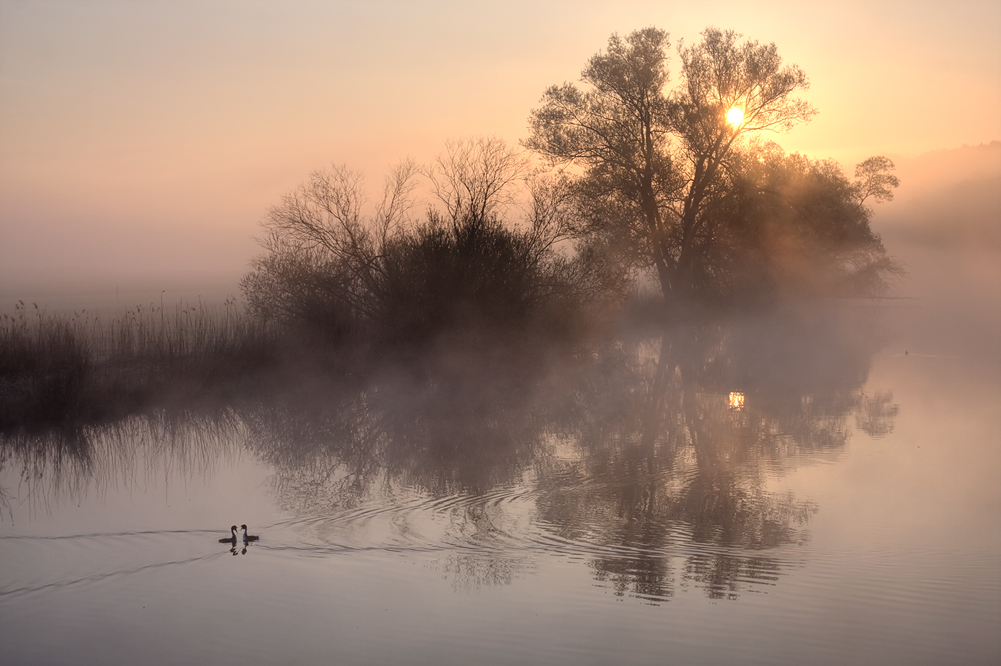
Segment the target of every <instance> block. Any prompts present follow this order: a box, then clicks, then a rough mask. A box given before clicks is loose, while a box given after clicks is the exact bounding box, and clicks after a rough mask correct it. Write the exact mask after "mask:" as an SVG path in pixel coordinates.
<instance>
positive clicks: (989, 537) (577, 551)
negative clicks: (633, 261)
mask: <svg viewBox="0 0 1001 666" xmlns="http://www.w3.org/2000/svg"><path fill="white" fill-rule="evenodd" d="M913 256H914V257H915V261H917V262H920V256H919V255H918V254H915V255H913ZM921 265H923V264H921ZM962 265H964V264H963V262H962V261H961V260H960V259H959V258H958V257H957V258H955V262H954V266H962ZM941 270H946V269H941ZM986 270H988V271H994V272H991V273H990V275H991V276H994V275H995V273H996V271H997V269H996V268H995V267H991V268H988V269H986ZM922 275H927V273H922ZM936 284H938V283H936ZM986 289H987V292H986V296H985V295H984V294H983V293H980V294H979V295H977V298H979V299H981V300H979V301H978V300H977V299H976V298H974V299H973V300H969V298H967V297H968V296H969V294H967V295H966V296H964V299H965V300H964V301H963V303H965V305H963V304H958V303H957V300H956V299H955V298H954V297H953V295H954V293H955V292H951V291H949V290H945V291H940V292H935V293H937V294H938V295H937V296H936V295H934V294H933V295H932V296H928V297H926V298H924V299H923V300H921V301H906V300H903V301H893V302H890V305H887V304H886V303H887V302H882V303H880V304H876V305H874V304H871V303H860V304H859V303H857V304H841V305H839V306H837V307H835V308H832V309H833V310H835V312H826V311H825V312H810V313H807V314H803V313H799V314H797V315H791V314H787V315H785V316H779V317H764V316H762V317H745V318H742V319H740V320H735V321H722V322H721V321H715V322H708V323H704V324H702V325H699V326H675V327H672V328H670V329H666V330H660V329H651V328H650V327H646V328H643V329H641V330H629V331H623V333H622V334H621V335H620V336H618V337H617V338H616V339H614V340H610V341H606V342H605V343H603V344H600V345H597V346H596V347H595V348H594V349H590V350H586V351H583V352H578V353H575V354H572V355H570V356H568V357H567V356H561V357H560V358H558V359H554V360H552V361H549V362H545V363H533V364H531V365H530V366H529V367H504V368H502V369H499V368H498V364H496V363H493V364H485V365H483V366H478V365H476V363H475V362H470V361H469V360H468V359H463V358H455V359H451V360H450V362H448V363H445V364H444V366H443V367H442V368H438V369H434V370H432V371H428V370H427V369H426V368H425V369H422V370H421V371H420V372H416V371H412V370H404V369H400V370H392V369H387V370H386V372H384V373H382V374H380V375H379V376H378V377H375V378H373V379H372V380H371V381H370V382H366V383H365V384H364V385H360V386H354V387H351V388H345V387H331V386H326V385H312V384H308V383H306V384H304V385H302V386H296V387H289V390H288V392H287V394H286V395H285V396H284V397H281V398H274V397H272V398H269V399H268V400H261V401H258V402H253V401H249V402H246V401H245V402H240V403H237V404H231V405H227V404H211V405H199V404H179V405H177V406H176V408H172V409H170V410H165V411H164V412H163V413H160V414H144V415H141V416H135V417H131V418H127V419H125V420H123V421H120V422H117V423H114V424H110V425H109V424H105V425H101V426H94V427H91V428H83V429H81V430H78V431H74V432H72V433H46V434H40V435H33V436H27V435H26V436H24V437H21V438H19V439H17V440H6V441H4V442H3V444H2V445H3V448H2V450H0V465H2V472H0V489H2V493H3V495H2V498H0V501H2V505H0V506H2V512H3V517H2V520H0V562H2V566H0V646H2V647H0V653H2V659H0V660H2V661H3V663H5V664H64V663H66V664H69V663H72V664H110V663H135V662H138V661H142V662H143V663H152V664H158V663H163V664H175V663H181V662H196V663H220V664H228V663H243V662H246V661H249V660H255V661H258V662H261V663H296V664H313V663H341V664H385V663H408V664H469V663H475V664H510V663H537V664H563V663H566V664H570V663H573V664H591V663H593V664H607V663H622V664H648V663H664V662H671V663H692V664H717V663H718V664H731V663H743V664H844V663H852V664H944V663H953V664H996V663H998V661H999V659H1001V566H999V561H1001V520H999V517H1001V484H999V483H998V481H999V479H1001V437H999V433H1001V381H999V378H1001V362H999V354H998V350H997V345H996V341H997V339H998V338H997V337H994V335H995V334H996V333H997V332H998V329H997V327H996V325H997V319H998V317H997V313H998V307H997V303H998V302H999V301H998V300H996V287H995V286H994V285H993V284H989V285H988V287H987V288H986ZM983 299H987V300H983ZM950 308H951V309H950ZM985 308H986V311H987V312H986V314H985V312H984V310H985ZM943 313H947V315H946V314H943ZM526 365H529V364H526ZM243 523H246V524H248V525H249V527H250V532H251V533H253V534H257V535H259V536H260V540H259V541H257V542H253V543H250V544H247V545H244V544H243V542H242V540H240V541H238V542H237V543H236V544H235V545H234V544H231V543H220V541H219V540H220V539H223V538H225V537H227V536H229V529H228V528H229V526H230V525H232V524H236V525H240V524H243Z"/></svg>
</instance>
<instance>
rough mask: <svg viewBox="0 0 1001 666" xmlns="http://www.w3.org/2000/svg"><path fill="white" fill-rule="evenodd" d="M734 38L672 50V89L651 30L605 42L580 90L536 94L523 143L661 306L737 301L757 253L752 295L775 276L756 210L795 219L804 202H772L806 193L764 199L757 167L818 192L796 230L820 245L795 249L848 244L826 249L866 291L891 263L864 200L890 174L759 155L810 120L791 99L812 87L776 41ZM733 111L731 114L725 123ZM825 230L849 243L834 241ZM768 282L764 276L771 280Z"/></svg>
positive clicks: (661, 35)
mask: <svg viewBox="0 0 1001 666" xmlns="http://www.w3.org/2000/svg"><path fill="white" fill-rule="evenodd" d="M740 40H741V36H740V35H738V34H737V33H735V32H733V31H723V30H719V29H717V28H708V29H706V30H705V31H704V32H703V33H702V39H701V41H699V42H698V43H696V44H694V45H691V46H686V45H684V44H683V43H682V44H679V45H678V48H677V53H678V57H679V60H680V63H681V70H680V83H679V85H678V86H676V87H675V88H674V89H673V90H669V89H668V83H669V81H670V71H669V63H670V57H669V53H668V50H669V47H670V41H669V37H668V34H667V33H666V32H664V31H662V30H659V29H657V28H652V27H651V28H644V29H642V30H638V31H635V32H633V33H630V34H629V35H628V36H626V37H624V38H623V37H620V36H618V35H612V37H611V38H610V39H609V41H608V48H607V50H606V51H605V52H603V53H598V54H596V55H594V56H593V57H592V58H591V59H590V60H589V61H588V63H587V65H586V66H585V68H584V70H583V71H582V73H581V79H580V81H581V84H582V85H577V84H573V83H564V84H562V85H557V86H552V87H550V88H549V89H548V90H546V92H545V93H544V94H543V97H542V100H541V106H540V107H539V108H537V109H535V110H533V111H532V113H531V116H530V135H529V137H528V139H527V140H525V142H524V145H525V146H526V147H528V148H530V149H532V150H534V151H536V152H537V153H539V154H540V155H542V156H543V157H544V158H546V159H547V160H548V161H549V163H550V164H551V165H553V166H556V167H560V168H562V169H569V170H570V172H572V173H576V174H578V176H577V177H576V178H575V180H574V186H575V192H576V195H577V202H578V215H579V217H580V219H581V225H580V229H581V237H582V238H585V239H589V240H591V241H593V242H598V241H601V242H602V243H604V245H605V246H606V247H609V248H612V249H613V250H614V251H615V252H617V253H618V254H619V256H621V257H622V258H624V259H627V260H629V261H631V262H633V263H634V264H636V265H640V266H647V267H651V268H653V269H654V270H655V271H656V274H657V277H658V278H659V283H660V286H661V289H662V291H663V294H664V297H665V299H667V300H668V301H669V302H675V303H679V302H684V301H689V300H693V299H702V298H705V297H708V296H718V295H721V294H723V293H726V292H729V293H731V294H733V293H735V291H734V288H735V287H736V286H737V285H738V282H739V280H738V279H737V278H738V276H739V275H740V274H741V273H747V272H748V271H749V270H751V266H750V262H751V260H752V257H753V256H755V254H756V256H757V259H758V260H759V261H758V265H757V266H756V267H754V270H752V271H751V272H752V273H755V272H756V273H758V275H755V276H754V277H755V278H756V279H757V281H758V284H759V286H761V285H763V283H764V282H768V281H769V280H765V279H764V277H763V275H762V274H763V273H768V272H769V270H771V269H773V268H774V266H771V267H769V264H774V263H775V261H776V257H772V256H768V255H767V250H768V249H769V248H771V247H772V246H770V245H769V244H768V243H767V242H766V238H765V237H766V236H767V234H768V233H769V231H770V230H771V229H772V228H773V227H774V225H775V224H777V218H773V217H770V216H769V214H765V213H764V212H763V211H765V210H772V211H773V212H775V214H777V211H778V210H779V209H782V208H783V206H784V210H787V211H788V210H793V209H796V210H799V207H800V204H801V203H802V202H800V201H797V200H793V199H787V200H785V203H784V204H782V205H780V204H779V202H778V201H777V200H776V193H777V192H780V191H781V192H783V193H785V194H784V195H780V196H785V195H790V194H791V193H792V192H793V191H795V192H797V196H806V192H808V191H810V190H798V189H795V188H793V189H789V188H786V189H782V190H774V189H769V187H768V185H769V181H768V180H767V178H765V177H764V176H763V175H762V174H761V173H759V171H761V169H764V170H765V171H768V169H773V170H777V172H783V173H786V175H787V176H788V178H790V179H792V180H796V181H797V182H799V181H802V180H803V178H805V177H806V176H805V175H804V174H806V173H807V172H809V173H812V174H813V184H814V189H816V188H818V187H819V188H822V189H823V188H827V189H826V190H825V191H824V193H823V194H821V193H819V192H814V195H815V196H813V199H817V198H822V199H826V200H827V203H828V204H829V205H828V206H827V207H826V208H824V211H825V214H824V215H818V216H815V217H813V218H811V220H810V222H809V223H807V222H806V221H804V220H802V219H801V220H800V223H799V224H798V226H797V228H798V229H799V231H800V232H801V233H803V234H807V235H809V234H811V233H812V234H815V235H816V236H817V238H815V239H814V240H813V241H810V242H807V241H806V240H805V237H803V238H801V240H802V241H803V243H804V244H805V245H811V246H816V245H818V243H819V245H820V246H823V243H822V242H820V241H821V240H822V239H827V240H828V241H831V239H835V238H837V239H840V240H841V241H843V242H844V243H846V245H845V246H837V247H827V250H828V251H829V253H830V256H831V257H833V258H834V263H835V264H838V265H839V266H840V267H841V269H842V270H841V273H842V277H843V278H845V279H847V278H848V277H849V275H848V273H851V270H850V268H852V267H853V268H854V269H856V272H857V273H858V276H856V277H859V278H860V279H858V280H855V281H854V282H856V283H858V284H862V283H864V284H865V285H866V289H867V290H868V291H872V290H873V289H877V288H878V287H879V285H880V284H881V282H880V278H881V277H882V276H883V275H885V273H886V272H887V271H890V270H892V269H894V268H895V265H894V264H893V263H892V262H891V261H890V260H889V259H888V258H887V257H886V255H885V251H884V250H883V248H882V245H881V244H880V242H879V238H878V237H877V236H875V235H873V234H872V233H871V231H869V229H868V220H869V214H868V212H867V211H868V209H867V208H865V206H864V203H865V201H866V200H867V199H868V198H870V197H871V198H872V200H873V201H876V202H878V201H881V200H885V199H886V198H888V197H889V196H890V195H891V190H892V188H893V187H895V186H896V185H897V181H896V178H895V177H893V176H892V175H890V174H889V173H888V172H889V170H890V169H892V166H893V164H892V162H890V161H889V160H887V159H886V158H883V157H875V158H870V159H869V160H866V161H865V162H863V163H862V164H860V165H859V167H858V170H857V173H856V177H857V181H856V182H854V183H851V182H848V181H847V180H846V179H845V178H844V176H843V175H839V174H836V173H834V171H833V169H834V168H835V165H833V164H832V163H827V162H819V163H812V162H809V161H808V160H807V161H805V162H804V161H803V160H804V159H805V158H787V157H786V156H785V155H784V154H783V153H782V152H781V150H777V149H776V148H775V147H774V146H767V147H766V146H764V144H762V143H761V141H760V140H759V139H757V138H756V137H755V135H757V134H759V133H761V132H764V131H770V132H777V131H786V130H788V129H790V128H792V127H793V126H795V125H796V124H798V123H801V122H804V121H807V120H809V119H810V118H811V117H812V116H813V114H814V113H815V110H814V109H813V108H812V107H811V106H810V105H809V104H808V103H807V102H805V101H804V100H802V99H799V98H798V97H796V94H797V93H798V92H800V91H803V90H805V89H807V88H808V87H809V82H808V80H807V78H806V75H805V74H804V72H803V71H802V70H801V69H800V68H799V67H797V66H795V65H785V64H783V62H782V59H781V58H780V57H779V55H778V51H777V49H776V47H775V45H774V44H768V45H763V44H759V43H758V42H756V41H750V40H747V41H740ZM731 109H739V110H740V112H741V113H739V114H735V115H733V116H731V119H732V120H728V111H730V110H731ZM738 116H739V118H738ZM755 163H757V164H759V165H760V166H759V167H755V166H754V164H755ZM794 172H798V173H799V174H800V176H802V178H800V177H794ZM752 183H756V184H757V185H758V186H760V187H758V189H755V187H753V186H752ZM759 198H760V199H761V200H760V201H759V200H758V199H759ZM813 199H811V201H812V200H813ZM767 202H770V203H767ZM769 207H770V208H769ZM752 210H754V211H757V212H756V213H754V214H752V212H751V211H752ZM839 215H840V216H841V217H838V216H839ZM800 217H802V215H801V216H800ZM788 218H789V216H788V215H786V216H785V218H784V219H788ZM825 225H827V226H830V225H833V226H834V227H844V228H849V227H850V228H854V229H855V233H854V235H850V238H849V236H840V235H838V233H835V232H834V231H832V230H830V229H827V228H826V226H825ZM787 226H788V225H787ZM814 241H816V242H814ZM860 243H861V245H860ZM805 245H804V247H805ZM752 249H754V250H755V251H756V253H755V252H751V250H752ZM773 249H774V248H773ZM804 259H805V257H804ZM863 274H864V275H865V276H866V279H861V278H862V275H863ZM746 277H749V276H746ZM778 278H779V274H778V273H776V272H775V271H774V270H771V277H770V282H771V283H774V282H775V281H776V280H777V279H778ZM843 281H844V280H843ZM848 281H849V282H850V281H851V280H848ZM744 286H745V287H746V283H745V285H744ZM737 291H741V290H737Z"/></svg>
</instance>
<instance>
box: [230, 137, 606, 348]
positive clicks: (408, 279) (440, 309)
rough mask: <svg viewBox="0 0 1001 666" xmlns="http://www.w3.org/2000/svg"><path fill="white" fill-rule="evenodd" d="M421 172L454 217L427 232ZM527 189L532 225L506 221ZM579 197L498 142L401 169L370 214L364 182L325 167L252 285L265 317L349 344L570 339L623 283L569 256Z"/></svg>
mask: <svg viewBox="0 0 1001 666" xmlns="http://www.w3.org/2000/svg"><path fill="white" fill-rule="evenodd" d="M419 172H420V173H423V175H425V176H426V177H427V178H428V179H429V181H430V183H431V193H432V194H433V195H434V196H435V197H436V198H437V199H438V200H439V201H440V202H441V205H442V206H443V208H444V211H441V210H438V209H435V208H430V207H429V209H428V214H427V217H426V219H425V221H424V222H423V223H421V224H418V223H416V222H414V221H413V220H411V219H410V218H409V217H408V211H409V210H410V209H411V208H412V207H413V199H412V197H411V195H412V193H413V188H414V177H415V176H416V175H417V174H418V173H419ZM516 190H518V191H520V193H521V194H523V195H525V196H524V197H523V199H525V200H526V201H524V202H522V201H519V203H524V206H523V207H522V209H523V210H524V211H525V212H526V215H525V219H524V220H523V221H522V224H520V225H518V226H513V225H507V224H505V223H504V222H503V221H502V218H501V215H502V213H503V212H504V211H505V210H506V209H507V208H509V207H510V206H511V205H512V204H513V203H514V202H515V200H516V199H517V198H518V196H517V195H518V193H519V192H516ZM571 199H572V198H571V197H570V195H569V187H568V184H567V180H566V179H565V178H560V177H556V176H551V175H540V174H533V173H529V171H528V162H527V158H526V156H525V155H524V154H523V153H521V152H519V151H518V150H516V149H513V148H511V147H509V146H507V144H505V143H504V142H503V141H501V140H499V139H493V138H487V139H477V140H465V141H453V142H450V143H448V144H447V145H446V151H445V153H443V154H442V155H441V156H440V157H439V158H438V159H437V160H436V161H435V162H434V163H433V164H431V165H430V166H428V167H426V168H424V169H423V170H419V169H418V168H417V167H416V166H415V165H414V164H413V163H411V162H405V163H403V164H402V165H401V166H399V167H397V168H396V169H395V170H394V171H393V172H392V173H391V175H390V177H389V179H388V180H387V184H386V188H385V192H384V196H383V199H382V202H381V203H380V204H379V206H378V207H377V208H376V211H375V214H374V215H371V216H366V215H365V214H364V213H363V209H364V204H365V197H364V191H363V189H362V186H361V177H360V176H359V175H358V174H356V173H354V172H351V171H349V170H348V169H347V168H346V167H335V168H334V169H333V170H331V171H317V172H314V173H313V174H312V175H311V176H310V179H309V181H308V182H307V183H306V184H304V185H302V186H300V187H299V188H298V189H297V190H295V191H294V192H292V193H290V194H288V195H286V196H285V197H284V198H283V199H282V202H281V204H279V205H278V206H275V207H274V208H272V209H271V210H270V211H269V212H268V216H267V218H266V220H265V222H264V226H265V228H266V229H267V231H268V235H267V237H266V238H265V239H264V241H263V243H262V244H263V245H264V248H265V250H266V252H265V254H264V255H263V256H262V257H259V258H258V259H256V260H255V261H254V264H253V269H252V271H251V272H250V273H249V274H248V275H247V276H246V277H245V278H244V279H243V281H242V283H241V286H242V288H243V290H244V293H245V294H246V296H247V299H248V302H249V306H250V310H251V311H252V312H253V313H254V314H256V315H258V316H260V317H262V318H264V319H276V320H279V321H286V322H292V323H296V324H306V325H307V326H309V327H313V328H316V329H318V330H320V331H321V332H323V333H324V334H325V335H326V336H327V337H329V338H332V339H334V340H338V341H344V340H348V339H355V340H368V341H375V342H384V343H393V344H394V345H398V344H399V343H404V342H405V343H408V344H409V345H411V346H417V347H420V346H424V345H427V344H428V343H432V342H434V340H435V339H436V338H438V337H440V336H441V335H443V334H446V333H453V332H455V331H456V330H457V329H463V330H464V331H466V332H468V331H470V330H478V331H494V332H500V333H504V332H507V333H511V332H514V331H521V332H524V331H525V329H526V327H534V329H535V330H536V331H539V330H548V331H553V330H563V331H564V332H567V331H570V330H572V329H574V328H575V324H576V323H579V322H578V321H576V320H575V318H576V317H577V315H578V314H580V312H581V311H582V309H583V308H584V307H585V306H590V305H593V304H594V303H596V302H599V301H600V300H601V299H600V296H601V295H602V294H618V293H619V292H620V291H621V288H622V286H623V281H622V279H621V271H618V270H616V267H615V266H613V265H611V264H610V263H608V262H603V261H602V260H601V257H598V256H596V255H595V254H594V253H590V252H588V251H584V252H581V253H580V254H579V255H577V256H572V255H570V254H568V253H563V252H561V250H560V244H561V241H564V240H566V239H568V238H569V236H570V233H571V231H572V224H571V220H572V216H571V215H570V203H571ZM498 339H499V338H498ZM509 339H510V338H509Z"/></svg>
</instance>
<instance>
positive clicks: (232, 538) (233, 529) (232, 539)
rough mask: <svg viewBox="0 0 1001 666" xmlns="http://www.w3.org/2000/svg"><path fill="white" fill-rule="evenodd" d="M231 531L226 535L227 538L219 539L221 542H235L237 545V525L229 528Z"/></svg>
mask: <svg viewBox="0 0 1001 666" xmlns="http://www.w3.org/2000/svg"><path fill="white" fill-rule="evenodd" d="M229 533H230V535H229V536H228V537H226V538H225V539H219V543H231V544H233V545H234V546H235V545H236V525H233V526H232V527H230V528H229Z"/></svg>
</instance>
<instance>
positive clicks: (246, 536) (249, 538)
mask: <svg viewBox="0 0 1001 666" xmlns="http://www.w3.org/2000/svg"><path fill="white" fill-rule="evenodd" d="M233 529H234V530H235V529H236V528H235V527H234V528H233ZM240 529H241V530H243V543H250V542H251V541H260V540H261V537H259V536H256V535H253V534H247V526H246V525H240ZM233 539H236V534H234V535H233Z"/></svg>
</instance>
